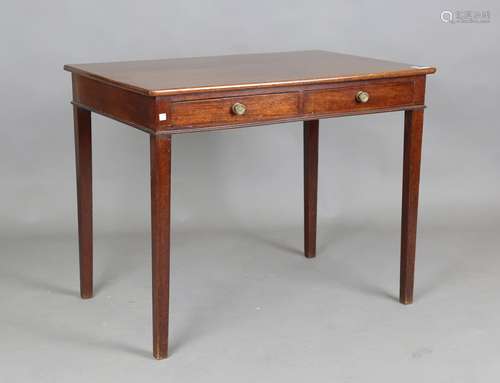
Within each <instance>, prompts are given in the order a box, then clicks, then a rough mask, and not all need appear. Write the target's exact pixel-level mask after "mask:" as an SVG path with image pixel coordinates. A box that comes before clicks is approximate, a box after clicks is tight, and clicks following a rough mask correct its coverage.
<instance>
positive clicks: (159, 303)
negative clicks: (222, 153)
mask: <svg viewBox="0 0 500 383" xmlns="http://www.w3.org/2000/svg"><path fill="white" fill-rule="evenodd" d="M171 140H172V139H171V136H170V135H151V138H150V155H151V239H152V258H153V259H152V266H153V355H154V357H155V358H156V359H164V358H166V357H167V354H168V305H169V279H170V173H171Z"/></svg>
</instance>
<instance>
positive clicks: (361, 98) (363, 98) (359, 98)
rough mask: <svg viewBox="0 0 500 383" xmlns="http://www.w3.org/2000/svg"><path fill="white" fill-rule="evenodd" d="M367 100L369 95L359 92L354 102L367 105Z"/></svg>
mask: <svg viewBox="0 0 500 383" xmlns="http://www.w3.org/2000/svg"><path fill="white" fill-rule="evenodd" d="M369 99H370V95H369V94H368V92H365V91H363V90H360V91H359V92H358V93H356V101H357V102H360V103H361V104H365V103H367V102H368V100H369Z"/></svg>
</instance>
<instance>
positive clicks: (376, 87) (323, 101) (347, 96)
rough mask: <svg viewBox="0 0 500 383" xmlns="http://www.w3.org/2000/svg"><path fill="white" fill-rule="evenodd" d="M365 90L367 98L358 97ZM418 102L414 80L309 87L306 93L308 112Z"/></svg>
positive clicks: (354, 110) (361, 108) (327, 112)
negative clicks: (329, 87) (309, 89)
mask: <svg viewBox="0 0 500 383" xmlns="http://www.w3.org/2000/svg"><path fill="white" fill-rule="evenodd" d="M358 92H365V95H364V96H365V97H366V95H368V100H366V101H365V102H362V101H364V100H363V97H359V99H358V96H357V95H358ZM412 104H415V82H414V81H413V80H403V81H391V82H387V81H386V82H384V83H380V84H373V83H371V84H366V83H363V84H359V85H349V86H345V87H339V88H334V89H322V90H315V91H306V92H305V93H304V113H305V114H330V113H345V112H349V113H350V112H353V113H355V112H356V111H358V110H360V111H364V110H372V109H382V108H396V107H398V106H407V105H412Z"/></svg>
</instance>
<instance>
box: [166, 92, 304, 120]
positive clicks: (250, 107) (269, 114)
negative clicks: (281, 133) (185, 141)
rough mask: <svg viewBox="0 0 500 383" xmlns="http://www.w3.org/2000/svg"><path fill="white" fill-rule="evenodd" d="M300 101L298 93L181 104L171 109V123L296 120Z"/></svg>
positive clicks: (225, 98) (175, 103)
mask: <svg viewBox="0 0 500 383" xmlns="http://www.w3.org/2000/svg"><path fill="white" fill-rule="evenodd" d="M299 102H300V97H299V93H298V92H292V93H273V94H266V95H257V96H241V97H236V96H235V97H224V98H215V99H208V100H194V101H178V102H174V103H173V104H172V107H171V112H170V114H171V116H172V117H171V124H172V125H173V126H179V127H182V126H203V125H207V126H208V125H210V126H215V125H231V124H244V123H251V122H258V121H268V120H274V119H280V118H289V117H295V116H297V115H298V114H299Z"/></svg>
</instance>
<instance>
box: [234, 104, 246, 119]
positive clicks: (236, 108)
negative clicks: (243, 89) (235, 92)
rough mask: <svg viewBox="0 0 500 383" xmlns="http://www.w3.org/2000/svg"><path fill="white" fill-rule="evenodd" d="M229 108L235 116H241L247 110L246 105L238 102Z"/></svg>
mask: <svg viewBox="0 0 500 383" xmlns="http://www.w3.org/2000/svg"><path fill="white" fill-rule="evenodd" d="M231 110H232V111H233V113H234V114H236V115H237V116H243V115H244V114H245V113H246V111H247V107H246V106H245V105H243V104H241V103H239V102H236V103H234V104H233V106H232V107H231Z"/></svg>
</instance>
